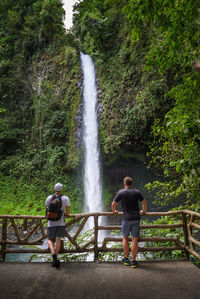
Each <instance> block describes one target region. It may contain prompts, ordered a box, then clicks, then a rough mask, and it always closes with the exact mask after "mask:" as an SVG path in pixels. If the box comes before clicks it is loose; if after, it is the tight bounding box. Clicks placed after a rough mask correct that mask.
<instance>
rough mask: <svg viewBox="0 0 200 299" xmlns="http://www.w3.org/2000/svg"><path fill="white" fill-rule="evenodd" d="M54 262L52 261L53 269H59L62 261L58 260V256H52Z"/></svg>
mask: <svg viewBox="0 0 200 299" xmlns="http://www.w3.org/2000/svg"><path fill="white" fill-rule="evenodd" d="M52 258H53V261H52V265H51V266H52V267H56V268H59V267H60V261H59V260H58V259H57V254H53V255H52Z"/></svg>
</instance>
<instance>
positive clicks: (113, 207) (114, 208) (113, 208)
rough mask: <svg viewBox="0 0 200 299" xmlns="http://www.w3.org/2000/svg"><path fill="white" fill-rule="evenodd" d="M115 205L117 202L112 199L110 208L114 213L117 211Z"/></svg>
mask: <svg viewBox="0 0 200 299" xmlns="http://www.w3.org/2000/svg"><path fill="white" fill-rule="evenodd" d="M116 206H117V202H116V201H113V202H112V206H111V208H112V212H113V213H114V214H118V213H119V212H118V211H117V210H116Z"/></svg>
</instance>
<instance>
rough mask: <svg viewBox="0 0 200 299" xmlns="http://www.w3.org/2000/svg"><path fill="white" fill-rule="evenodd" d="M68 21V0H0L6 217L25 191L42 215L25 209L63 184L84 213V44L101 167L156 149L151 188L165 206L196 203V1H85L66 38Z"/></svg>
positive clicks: (199, 17)
mask: <svg viewBox="0 0 200 299" xmlns="http://www.w3.org/2000/svg"><path fill="white" fill-rule="evenodd" d="M63 17H64V10H63V8H62V2H61V1H60V0H37V1H35V0H19V1H14V0H5V1H0V57H1V61H0V97H1V103H0V107H1V108H0V117H1V119H0V171H1V173H0V185H1V195H2V196H1V198H2V199H3V200H4V201H6V200H7V198H8V194H9V196H10V197H11V198H12V199H13V205H10V207H9V205H6V204H5V205H4V207H6V212H8V213H10V212H12V210H13V208H14V207H15V204H16V202H17V200H18V199H19V198H20V197H22V190H24V192H25V194H26V197H25V198H24V201H22V202H21V206H22V207H23V206H26V207H27V210H28V209H29V208H30V210H31V208H32V209H33V213H36V212H39V211H38V210H37V207H38V206H37V205H35V206H31V205H29V202H32V201H33V200H34V198H37V199H38V202H39V201H40V200H41V203H42V202H43V200H44V196H45V195H46V193H47V192H48V191H49V189H50V187H52V186H53V183H54V182H55V179H57V180H59V179H61V180H62V181H63V182H64V183H66V186H67V192H68V195H69V196H70V198H71V199H72V202H73V205H72V206H73V209H75V210H76V211H78V210H80V201H81V198H82V187H81V179H80V177H79V176H78V175H77V170H78V167H81V161H82V152H81V151H82V149H81V142H79V140H78V139H77V130H79V133H80V131H81V121H82V120H81V118H82V115H81V93H80V91H81V90H80V88H79V87H80V85H81V70H80V62H79V53H78V51H77V49H78V50H81V51H83V52H85V53H88V54H90V55H91V56H92V57H93V59H94V61H95V65H96V71H97V84H98V97H99V106H98V113H99V132H100V144H101V149H102V157H103V160H104V162H107V161H108V160H109V163H110V165H111V164H112V159H113V160H114V158H113V157H116V156H118V155H119V156H120V158H121V157H122V156H123V155H124V156H126V157H127V156H132V155H133V154H134V153H135V152H138V151H142V152H144V151H147V150H148V152H149V154H148V156H149V158H148V159H149V160H150V167H152V168H156V169H157V170H159V174H160V175H161V180H160V181H155V182H153V183H151V184H148V185H147V188H148V189H151V190H153V191H154V192H155V190H156V192H157V197H158V201H159V202H162V203H166V202H167V201H169V200H173V199H174V198H179V199H180V200H182V201H183V202H184V201H185V199H188V200H190V202H198V200H199V195H198V194H199V189H200V183H199V172H200V169H199V126H200V116H199V103H200V100H199V97H200V94H199V93H200V92H199V84H200V73H199V70H198V68H195V67H194V66H195V64H196V63H198V61H199V60H200V57H199V50H200V49H199V48H200V38H199V37H200V27H199V24H200V5H199V4H198V1H189V0H187V1H186V0H165V1H161V0H154V1H152V0H83V1H81V2H80V3H78V4H76V5H75V7H74V26H73V29H72V30H71V32H68V33H65V30H64V26H63ZM77 120H78V121H77ZM79 135H80V134H79ZM77 144H78V145H79V146H77ZM110 157H111V158H112V159H110ZM78 173H79V174H80V175H81V171H80V169H79V171H78ZM63 178H64V179H63ZM9 186H12V187H9ZM37 190H38V191H37ZM106 192H107V193H109V190H106ZM33 193H34V194H35V195H34V196H32V195H33ZM109 196H110V195H109ZM17 212H18V213H20V210H19V211H17Z"/></svg>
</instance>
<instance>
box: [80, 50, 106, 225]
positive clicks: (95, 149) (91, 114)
mask: <svg viewBox="0 0 200 299" xmlns="http://www.w3.org/2000/svg"><path fill="white" fill-rule="evenodd" d="M81 67H82V71H83V103H84V109H83V122H84V129H83V143H84V194H85V212H101V211H102V183H101V174H100V150H99V141H98V123H97V87H96V79H95V68H94V64H93V61H92V59H91V57H90V56H89V55H85V54H83V53H81ZM92 218H93V217H90V218H89V228H92V227H93V226H94V223H93V219H92Z"/></svg>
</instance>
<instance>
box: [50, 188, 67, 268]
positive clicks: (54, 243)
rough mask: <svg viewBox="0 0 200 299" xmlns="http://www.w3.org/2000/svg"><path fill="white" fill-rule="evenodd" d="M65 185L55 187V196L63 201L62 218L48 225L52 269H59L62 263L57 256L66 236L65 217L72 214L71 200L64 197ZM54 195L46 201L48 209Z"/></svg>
mask: <svg viewBox="0 0 200 299" xmlns="http://www.w3.org/2000/svg"><path fill="white" fill-rule="evenodd" d="M62 189H63V185H62V184H60V183H57V184H56V185H55V186H54V190H55V195H58V196H60V198H61V201H62V211H63V213H62V216H61V219H60V220H57V221H51V220H48V223H47V237H48V246H49V249H50V251H51V253H52V258H53V261H52V267H56V268H58V267H59V266H60V261H59V260H58V259H57V254H58V253H59V251H60V245H61V237H65V236H66V232H65V216H67V215H69V213H70V200H69V198H68V197H67V196H65V195H62ZM52 196H53V195H50V196H48V197H47V199H46V208H48V207H49V204H50V201H51V199H52Z"/></svg>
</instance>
